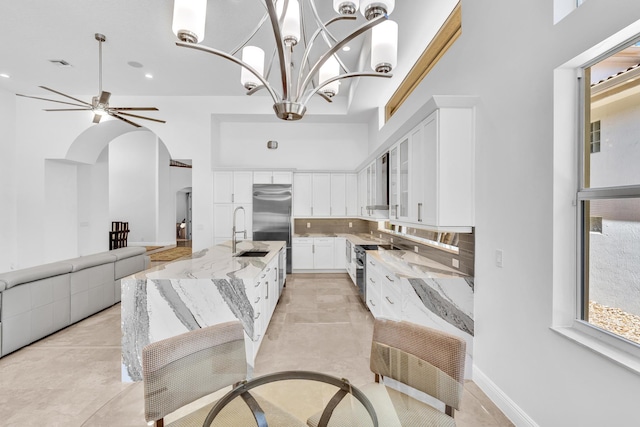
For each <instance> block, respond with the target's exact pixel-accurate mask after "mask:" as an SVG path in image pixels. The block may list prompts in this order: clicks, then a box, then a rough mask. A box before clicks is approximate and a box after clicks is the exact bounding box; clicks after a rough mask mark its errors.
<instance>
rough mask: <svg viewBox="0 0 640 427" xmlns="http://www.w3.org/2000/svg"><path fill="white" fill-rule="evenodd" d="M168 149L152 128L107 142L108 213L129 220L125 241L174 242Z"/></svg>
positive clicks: (131, 242)
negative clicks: (148, 130) (127, 235)
mask: <svg viewBox="0 0 640 427" xmlns="http://www.w3.org/2000/svg"><path fill="white" fill-rule="evenodd" d="M169 160H170V157H169V152H168V151H167V149H166V147H165V146H164V144H163V143H162V142H161V141H159V140H158V138H157V136H156V135H154V134H153V133H152V132H131V133H127V134H125V135H122V136H120V137H118V138H116V139H114V140H113V141H112V142H111V143H110V144H109V201H110V206H109V214H110V218H111V220H112V221H124V222H128V223H129V230H130V232H129V239H128V243H129V244H130V245H132V246H136V245H139V246H140V245H160V246H164V245H169V244H172V243H175V230H174V228H175V223H174V219H173V218H174V216H175V213H174V212H175V192H173V186H172V184H171V170H170V169H171V168H170V166H169Z"/></svg>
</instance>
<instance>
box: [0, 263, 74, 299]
mask: <svg viewBox="0 0 640 427" xmlns="http://www.w3.org/2000/svg"><path fill="white" fill-rule="evenodd" d="M72 268H73V266H72V265H70V264H69V262H68V261H64V262H54V263H51V264H44V265H37V266H35V267H29V268H25V269H22V270H15V271H8V272H6V273H2V274H0V292H2V291H4V290H5V289H9V288H11V287H13V286H16V285H20V284H22V283H28V282H34V281H36V280H40V279H46V278H47V277H52V276H59V275H61V274H66V273H71V271H72Z"/></svg>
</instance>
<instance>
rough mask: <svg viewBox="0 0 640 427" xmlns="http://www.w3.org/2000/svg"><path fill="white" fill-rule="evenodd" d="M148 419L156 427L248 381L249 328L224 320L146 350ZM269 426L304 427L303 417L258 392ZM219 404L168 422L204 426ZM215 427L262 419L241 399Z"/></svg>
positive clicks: (245, 426)
mask: <svg viewBox="0 0 640 427" xmlns="http://www.w3.org/2000/svg"><path fill="white" fill-rule="evenodd" d="M142 370H143V381H144V401H145V418H146V420H147V421H153V422H154V423H155V426H156V427H162V426H164V417H165V416H167V415H168V414H170V413H172V412H174V411H176V410H178V409H180V408H182V407H183V406H185V405H187V404H190V403H192V402H194V401H195V400H197V399H199V398H201V397H204V396H207V395H209V394H211V393H214V392H216V391H218V390H220V389H222V388H224V387H227V386H230V385H234V384H238V383H240V382H242V381H244V380H246V379H247V361H246V355H245V347H244V331H243V328H242V325H241V324H240V322H238V321H234V322H228V323H222V324H219V325H215V326H210V327H206V328H202V329H197V330H194V331H189V332H186V333H184V334H181V335H178V336H175V337H171V338H167V339H165V340H162V341H158V342H155V343H152V344H149V345H148V346H146V347H145V348H144V349H143V351H142ZM252 396H253V398H255V401H256V402H257V403H258V405H259V407H260V408H261V409H262V411H263V412H264V415H265V416H266V421H267V422H268V425H269V427H278V426H287V427H289V426H290V427H297V426H302V427H304V426H305V424H304V422H303V421H301V420H299V419H297V418H295V417H294V416H292V415H291V414H289V413H288V412H286V411H285V410H283V409H281V408H279V407H277V406H276V405H274V404H272V403H271V402H269V401H268V400H266V399H264V398H262V397H261V396H259V395H257V394H254V395H252ZM214 404H215V402H214V403H212V404H210V405H206V406H204V407H202V408H200V409H198V410H196V411H194V412H191V413H189V414H187V415H186V416H184V417H182V418H180V419H178V420H176V421H174V422H172V423H171V424H167V426H171V427H187V426H194V427H195V426H197V427H202V425H203V422H204V421H205V419H206V418H207V414H208V413H209V411H210V410H211V408H212V407H213V406H214ZM211 425H212V426H215V427H221V426H225V427H227V426H228V427H235V426H237V427H251V426H256V425H257V422H256V419H255V417H254V413H253V412H252V409H250V407H249V404H248V403H246V402H245V401H244V400H243V399H235V400H233V401H232V402H230V403H229V404H228V405H226V406H225V408H224V410H223V411H222V412H220V413H219V414H218V416H217V417H216V419H215V420H214V422H213V423H212V424H211Z"/></svg>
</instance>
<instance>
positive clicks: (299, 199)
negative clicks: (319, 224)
mask: <svg viewBox="0 0 640 427" xmlns="http://www.w3.org/2000/svg"><path fill="white" fill-rule="evenodd" d="M311 177H312V174H310V173H296V174H294V175H293V215H294V216H297V217H302V218H305V217H309V216H311V203H312V200H313V199H312V190H313V185H312V182H311Z"/></svg>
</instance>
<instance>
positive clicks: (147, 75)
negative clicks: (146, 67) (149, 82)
mask: <svg viewBox="0 0 640 427" xmlns="http://www.w3.org/2000/svg"><path fill="white" fill-rule="evenodd" d="M144 76H145V77H146V78H148V79H152V78H153V74H151V73H147V74H145V75H144Z"/></svg>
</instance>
